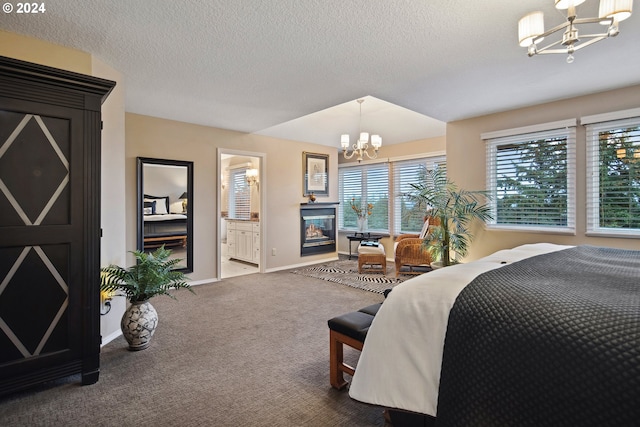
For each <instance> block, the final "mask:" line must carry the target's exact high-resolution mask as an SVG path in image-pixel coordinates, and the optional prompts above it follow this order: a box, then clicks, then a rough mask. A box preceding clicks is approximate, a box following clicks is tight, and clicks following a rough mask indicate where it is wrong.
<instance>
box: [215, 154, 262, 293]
mask: <svg viewBox="0 0 640 427" xmlns="http://www.w3.org/2000/svg"><path fill="white" fill-rule="evenodd" d="M223 154H227V155H232V156H245V157H257V158H258V159H259V167H258V172H259V175H258V182H259V183H260V184H259V185H260V187H259V188H260V190H259V191H260V212H259V214H260V261H259V262H260V265H259V269H258V271H259V272H260V273H264V272H265V269H266V266H265V263H266V250H265V242H266V241H267V235H266V230H267V227H266V226H265V224H266V222H267V215H266V209H265V207H266V206H267V197H266V194H267V191H266V190H267V179H266V176H267V174H266V170H267V153H259V152H254V151H241V150H232V149H228V148H221V147H218V154H217V156H218V159H217V170H218V173H217V177H216V188H217V189H221V188H222V155H223ZM216 195H217V196H216V204H217V207H218V209H216V224H217V225H216V230H217V231H216V233H217V235H218V239H217V244H216V245H217V246H216V247H217V250H216V253H217V254H218V256H217V259H216V277H217V278H218V280H220V279H222V255H223V254H222V234H221V233H222V209H221V207H222V191H216Z"/></svg>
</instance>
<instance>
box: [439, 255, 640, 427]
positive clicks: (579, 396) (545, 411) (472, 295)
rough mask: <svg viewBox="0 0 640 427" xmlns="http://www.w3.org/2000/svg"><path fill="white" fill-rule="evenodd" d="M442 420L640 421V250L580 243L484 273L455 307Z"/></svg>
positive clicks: (441, 404) (467, 422)
mask: <svg viewBox="0 0 640 427" xmlns="http://www.w3.org/2000/svg"><path fill="white" fill-rule="evenodd" d="M436 423H437V425H438V426H545V425H547V426H587V425H592V426H631V425H633V426H639V425H640V251H629V250H619V249H610V248H599V247H592V246H580V247H576V248H572V249H566V250H563V251H559V252H554V253H550V254H545V255H540V256H537V257H533V258H529V259H526V260H523V261H520V262H517V263H514V264H511V265H507V266H505V267H502V268H499V269H496V270H493V271H489V272H487V273H484V274H482V275H480V276H478V277H477V278H476V279H475V280H474V281H473V282H472V283H471V284H470V285H468V286H467V287H466V288H465V289H464V290H463V291H462V292H461V294H460V295H459V296H458V299H457V300H456V303H455V305H454V307H453V309H452V311H451V314H450V316H449V325H448V329H447V336H446V340H445V347H444V358H443V362H442V372H441V380H440V391H439V399H438V414H437V422H436Z"/></svg>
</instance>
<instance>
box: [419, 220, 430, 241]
mask: <svg viewBox="0 0 640 427" xmlns="http://www.w3.org/2000/svg"><path fill="white" fill-rule="evenodd" d="M427 231H429V218H427V220H426V221H425V222H424V225H423V226H422V231H420V238H421V239H424V238H425V236H426V235H427Z"/></svg>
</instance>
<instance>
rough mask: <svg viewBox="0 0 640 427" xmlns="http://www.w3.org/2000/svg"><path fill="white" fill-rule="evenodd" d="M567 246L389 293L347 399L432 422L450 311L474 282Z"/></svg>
mask: <svg viewBox="0 0 640 427" xmlns="http://www.w3.org/2000/svg"><path fill="white" fill-rule="evenodd" d="M570 247H571V246H561V245H554V244H549V243H537V244H529V245H523V246H518V247H517V248H514V249H508V250H502V251H498V252H496V253H494V254H492V255H489V256H487V257H485V258H481V259H479V260H477V261H474V262H470V263H467V264H458V265H455V266H451V267H447V268H442V269H439V270H435V271H432V272H430V273H427V274H423V275H420V276H417V277H415V278H413V279H411V280H407V281H406V282H404V283H401V284H400V285H398V286H396V287H394V288H393V292H391V293H390V294H389V296H388V297H387V299H386V300H385V302H384V304H382V307H381V308H380V311H378V314H377V315H376V317H375V318H374V320H373V323H372V324H371V327H370V328H369V332H368V333H367V338H366V340H365V343H364V348H363V350H362V354H361V355H360V359H359V361H358V365H357V368H356V373H355V375H354V377H353V381H352V383H351V387H350V389H349V395H350V396H351V397H352V398H354V399H356V400H359V401H362V402H365V403H370V404H374V405H380V406H384V407H389V408H397V409H404V410H408V411H413V412H418V413H422V414H428V415H432V416H435V415H436V407H437V402H438V386H439V382H440V365H441V363H442V353H443V348H444V338H445V334H446V330H447V321H448V318H449V311H450V310H451V307H452V306H453V303H454V302H455V300H456V298H457V296H458V294H459V293H460V291H462V289H464V287H465V286H466V285H467V284H468V283H470V282H471V281H472V280H473V279H474V278H475V277H476V276H478V275H479V274H481V273H484V272H485V271H489V270H493V269H495V268H499V267H501V266H503V265H505V264H508V263H512V262H516V261H520V260H522V259H525V258H529V257H532V256H536V255H541V254H544V253H548V252H554V251H558V250H562V249H567V248H570Z"/></svg>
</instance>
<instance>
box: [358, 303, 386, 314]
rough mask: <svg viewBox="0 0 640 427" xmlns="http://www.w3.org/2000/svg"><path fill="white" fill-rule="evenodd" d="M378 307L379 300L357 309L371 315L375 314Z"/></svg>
mask: <svg viewBox="0 0 640 427" xmlns="http://www.w3.org/2000/svg"><path fill="white" fill-rule="evenodd" d="M380 307H382V303H381V302H379V303H377V304H371V305H368V306H366V307H363V308H361V309H360V310H358V311H360V312H362V313H367V314H370V315H372V316H375V315H376V314H378V310H380Z"/></svg>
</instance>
